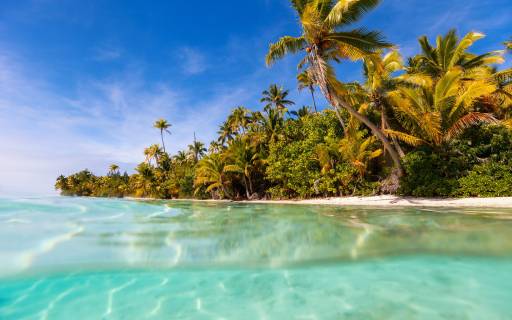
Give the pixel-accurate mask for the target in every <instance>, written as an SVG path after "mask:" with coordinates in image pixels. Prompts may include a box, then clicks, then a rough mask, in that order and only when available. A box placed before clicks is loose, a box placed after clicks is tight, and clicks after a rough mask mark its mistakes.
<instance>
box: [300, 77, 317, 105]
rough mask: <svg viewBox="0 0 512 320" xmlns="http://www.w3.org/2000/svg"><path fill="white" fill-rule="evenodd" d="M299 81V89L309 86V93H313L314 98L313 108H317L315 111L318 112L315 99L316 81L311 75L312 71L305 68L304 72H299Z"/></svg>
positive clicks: (312, 97)
mask: <svg viewBox="0 0 512 320" xmlns="http://www.w3.org/2000/svg"><path fill="white" fill-rule="evenodd" d="M297 82H298V83H299V91H302V90H303V89H305V88H308V90H309V93H311V99H313V108H315V113H316V112H318V110H317V108H316V99H315V82H314V81H313V77H312V76H311V75H310V71H309V70H305V71H303V72H302V73H299V75H298V76H297Z"/></svg>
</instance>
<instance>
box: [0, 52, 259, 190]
mask: <svg viewBox="0 0 512 320" xmlns="http://www.w3.org/2000/svg"><path fill="white" fill-rule="evenodd" d="M248 96H250V94H249V92H248V91H247V89H245V88H244V84H242V85H240V86H238V87H231V86H229V87H225V88H223V87H218V88H217V89H216V90H213V93H209V94H208V95H206V93H205V98H204V99H203V98H201V99H198V98H197V97H196V95H195V94H194V92H188V91H186V90H177V89H175V88H173V86H172V85H171V84H168V83H159V82H148V81H146V80H145V79H144V78H143V77H142V75H141V73H139V72H122V73H119V74H118V75H110V76H109V77H108V78H106V79H88V80H83V81H82V82H81V83H80V84H79V85H77V89H76V91H74V92H70V93H67V94H62V93H60V92H55V91H54V90H53V89H52V88H51V86H50V85H49V84H48V83H46V82H45V81H44V79H37V78H36V77H35V76H34V74H32V72H31V70H30V68H27V67H25V66H24V63H23V61H20V60H19V59H17V60H16V59H14V58H12V57H9V56H7V55H2V54H1V53H0V127H1V128H2V134H1V135H0V150H2V152H3V153H4V154H5V155H8V156H5V157H0V194H9V193H39V194H40V193H48V192H51V190H52V186H53V183H54V180H55V178H56V176H57V175H59V174H61V173H63V174H70V173H72V172H75V171H77V170H81V169H83V168H89V169H91V170H92V171H93V172H95V173H97V174H104V173H105V172H106V170H107V169H106V168H107V167H108V165H109V164H111V163H117V164H119V165H120V166H121V168H122V169H123V170H128V171H131V170H132V169H133V168H134V166H135V165H136V163H137V162H140V161H142V160H143V155H142V151H143V149H144V147H147V146H148V145H150V144H153V143H159V142H160V141H159V135H158V132H157V131H156V130H154V129H153V127H152V125H153V122H154V121H155V120H156V119H158V118H161V117H163V118H166V119H168V120H169V121H170V122H171V123H172V124H173V127H172V135H171V136H168V137H166V141H167V149H168V151H170V152H176V151H178V150H180V149H184V148H186V147H187V145H188V144H189V143H190V141H191V140H192V137H193V135H194V132H196V134H197V136H198V138H199V139H201V140H203V141H204V142H205V143H208V142H209V141H211V140H213V139H214V137H215V132H216V131H217V127H218V124H219V123H220V121H221V120H222V119H223V118H224V117H225V115H226V114H227V113H228V112H229V110H230V109H231V107H233V106H234V105H236V104H238V102H240V101H242V102H243V101H247V97H248Z"/></svg>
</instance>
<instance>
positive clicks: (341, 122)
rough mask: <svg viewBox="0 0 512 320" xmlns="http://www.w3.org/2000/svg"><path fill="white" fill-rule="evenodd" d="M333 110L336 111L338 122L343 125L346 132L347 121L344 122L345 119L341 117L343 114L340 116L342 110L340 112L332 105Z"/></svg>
mask: <svg viewBox="0 0 512 320" xmlns="http://www.w3.org/2000/svg"><path fill="white" fill-rule="evenodd" d="M331 105H332V108H333V109H334V111H335V112H336V116H337V117H338V121H339V122H340V124H341V127H342V128H343V131H345V121H343V118H342V117H341V114H340V110H338V108H337V107H335V106H334V105H333V104H332V103H331Z"/></svg>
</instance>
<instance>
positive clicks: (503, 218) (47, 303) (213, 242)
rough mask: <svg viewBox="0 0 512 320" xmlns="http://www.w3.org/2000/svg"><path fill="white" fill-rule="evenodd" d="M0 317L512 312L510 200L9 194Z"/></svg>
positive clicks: (4, 206) (2, 235)
mask: <svg viewBox="0 0 512 320" xmlns="http://www.w3.org/2000/svg"><path fill="white" fill-rule="evenodd" d="M0 261H1V262H2V263H1V264H0V319H511V318H512V304H511V303H510V301H512V210H510V209H500V210H497V209H492V210H486V209H467V208H466V209H456V208H446V209H444V208H432V209H429V208H403V209H399V208H362V207H329V206H299V205H267V204H235V203H199V202H169V201H151V202H143V201H129V200H106V199H82V198H25V199H0Z"/></svg>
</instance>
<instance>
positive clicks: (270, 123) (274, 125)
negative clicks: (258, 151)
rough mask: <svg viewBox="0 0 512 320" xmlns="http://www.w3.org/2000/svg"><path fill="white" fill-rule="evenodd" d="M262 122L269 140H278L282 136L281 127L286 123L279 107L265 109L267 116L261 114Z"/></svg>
mask: <svg viewBox="0 0 512 320" xmlns="http://www.w3.org/2000/svg"><path fill="white" fill-rule="evenodd" d="M260 115H261V114H260ZM260 122H261V125H262V128H263V131H264V132H265V136H266V140H267V142H275V141H277V139H278V138H279V137H280V136H281V128H282V127H283V123H284V119H283V115H282V114H281V112H279V111H278V110H277V109H267V110H265V116H263V115H261V118H260Z"/></svg>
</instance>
